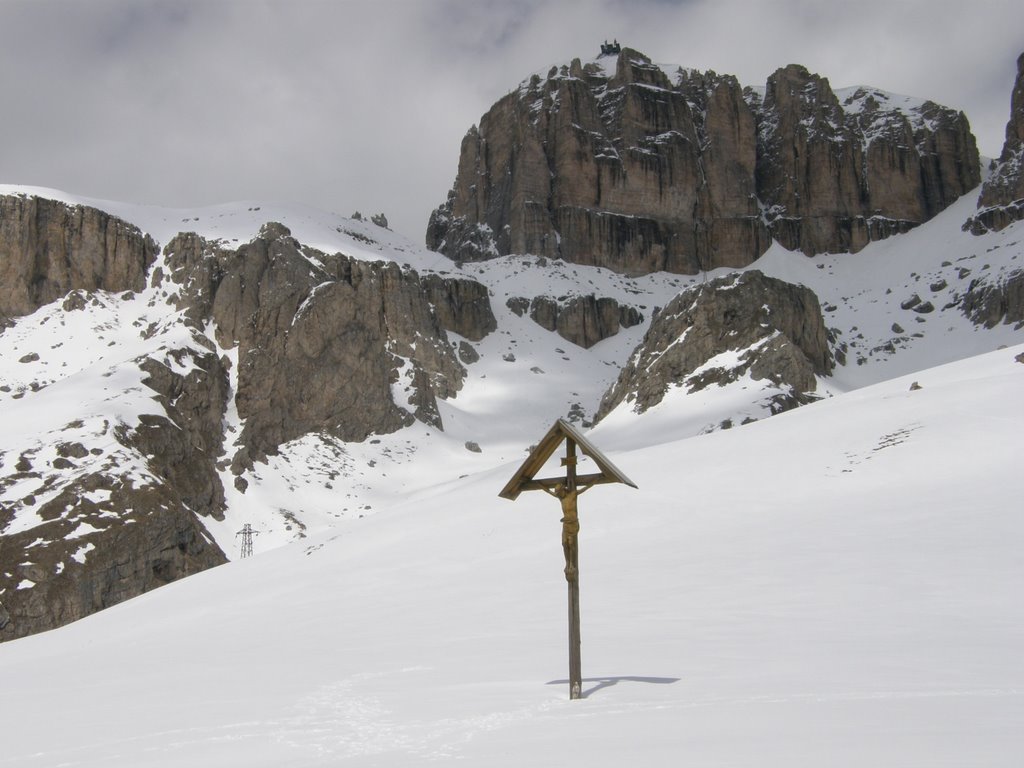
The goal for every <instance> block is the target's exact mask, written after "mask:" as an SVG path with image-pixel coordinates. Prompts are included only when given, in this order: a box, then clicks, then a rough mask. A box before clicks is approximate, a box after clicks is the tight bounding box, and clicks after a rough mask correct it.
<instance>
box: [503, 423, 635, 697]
mask: <svg viewBox="0 0 1024 768" xmlns="http://www.w3.org/2000/svg"><path fill="white" fill-rule="evenodd" d="M563 441H564V442H565V457H564V458H563V459H562V466H563V467H565V477H564V478H563V477H556V478H545V479H540V480H538V479H535V477H534V476H535V475H536V474H537V472H539V471H540V470H541V467H543V466H544V463H545V462H546V461H547V460H548V459H549V458H550V457H551V455H552V454H553V453H554V452H555V450H556V449H557V448H558V446H559V445H560V444H561V443H562V442H563ZM577 451H578V452H579V453H582V454H584V455H585V456H588V457H590V458H591V459H592V460H593V461H594V463H595V464H597V467H598V470H599V471H598V472H596V473H593V474H587V475H580V474H578V473H577V471H576V465H577V460H578V453H577ZM602 483H625V484H626V485H628V486H630V487H632V488H636V484H635V483H633V481H632V480H630V479H629V478H628V477H626V476H625V475H624V474H623V473H622V472H620V471H619V470H618V469H617V468H616V467H615V465H614V464H612V463H611V462H610V461H608V459H607V458H606V457H605V456H604V454H602V453H601V452H600V451H599V450H598V449H597V448H596V447H595V446H594V445H593V444H592V443H591V442H590V441H589V440H587V438H585V437H584V436H583V435H582V434H580V433H579V431H577V430H576V428H575V427H573V426H572V425H571V424H569V422H567V421H565V420H563V419H559V420H558V421H556V422H555V424H554V426H553V427H551V429H550V430H549V431H548V433H547V434H546V435H545V436H544V438H543V439H542V440H541V441H540V442H539V443H538V444H537V445H536V446H534V448H533V449H532V450H531V451H530V455H529V456H528V457H527V458H526V461H525V462H523V465H522V466H521V467H520V468H519V471H517V472H516V473H515V475H513V476H512V479H511V480H509V481H508V483H507V484H506V485H505V487H504V488H503V489H502V491H501V493H499V494H498V495H499V496H501V497H502V498H505V499H509V500H510V501H515V500H516V498H518V496H519V494H520V493H521V492H523V491H544V492H545V493H548V494H550V495H551V496H554V497H555V498H556V499H558V501H559V503H560V504H561V506H562V520H561V522H562V552H563V554H564V555H565V580H566V582H567V583H568V587H569V698H570V699H579V698H581V697H582V686H583V673H582V662H581V660H580V565H579V540H578V534H579V531H580V520H579V513H578V509H577V506H576V499H577V498H578V497H579V495H580V494H581V493H583V492H584V491H587V490H589V489H590V488H593V487H594V486H595V485H599V484H602Z"/></svg>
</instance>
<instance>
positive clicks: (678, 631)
mask: <svg viewBox="0 0 1024 768" xmlns="http://www.w3.org/2000/svg"><path fill="white" fill-rule="evenodd" d="M1022 355H1024V346H1021V345H1018V346H1015V347H1012V348H1008V349H1003V350H999V351H995V352H992V353H989V354H986V355H983V356H980V357H973V358H969V359H965V360H961V361H957V362H954V363H950V364H947V365H944V366H941V367H937V368H930V369H927V370H919V371H916V372H915V373H914V374H913V376H906V377H902V378H897V379H893V380H890V381H886V382H884V383H880V384H877V385H874V386H869V387H866V388H861V389H859V390H857V391H855V392H852V393H848V394H843V395H842V396H837V397H834V398H831V399H829V400H825V401H823V402H820V403H817V404H813V405H810V406H806V407H804V408H801V409H798V410H796V411H793V412H789V413H786V414H783V415H781V416H777V417H774V418H772V419H768V420H765V421H761V422H758V423H755V424H751V425H748V426H745V427H743V428H740V429H733V430H728V431H720V432H715V433H713V434H709V435H704V436H700V437H695V438H686V439H678V438H677V437H676V436H675V435H672V434H669V433H660V434H659V433H657V432H656V429H655V428H654V427H653V425H652V426H651V431H650V432H649V434H648V436H649V439H650V443H651V445H652V447H646V448H638V449H636V450H631V451H621V450H619V449H618V444H619V442H620V441H619V438H618V435H617V434H616V432H615V430H614V429H606V430H604V431H602V430H598V431H596V432H595V433H594V439H595V440H596V441H597V442H598V443H599V445H601V446H602V447H605V448H607V449H608V450H609V451H610V452H611V455H612V458H613V460H614V461H615V463H616V464H617V465H618V466H619V467H620V468H621V469H622V470H623V471H624V472H626V473H627V474H629V475H630V477H631V478H632V479H633V480H634V481H635V482H636V483H637V484H638V486H639V490H631V489H628V488H624V487H621V486H619V487H615V486H607V487H599V488H596V489H594V490H593V491H591V492H590V493H587V494H586V495H584V496H583V497H581V500H580V508H581V519H582V530H581V534H580V536H581V566H582V571H581V572H582V597H583V670H584V678H585V681H586V682H585V686H584V688H585V691H584V692H585V698H584V699H583V700H581V701H575V702H570V701H568V700H567V695H566V685H565V681H564V679H565V675H566V659H565V656H566V649H565V602H564V601H565V591H564V586H563V585H564V581H563V578H562V574H561V568H562V553H561V548H560V543H559V524H558V517H559V511H558V507H557V504H556V503H555V502H554V501H553V500H552V499H550V498H548V497H547V496H546V495H544V494H525V495H524V496H523V497H521V498H520V499H519V500H518V501H517V502H516V503H514V504H511V503H509V502H507V501H504V500H501V499H499V498H498V497H497V492H498V490H500V488H501V487H502V485H503V484H504V482H505V481H506V480H507V478H508V477H509V476H510V475H511V473H512V472H513V471H514V469H515V467H516V466H517V464H518V462H517V461H511V460H507V463H502V462H501V461H500V460H499V459H496V458H495V457H493V456H491V459H492V460H493V462H494V463H493V464H492V465H491V466H490V467H485V466H483V465H482V464H481V465H475V466H467V467H463V468H462V471H464V472H467V473H468V474H469V476H468V477H465V478H463V479H461V480H458V479H453V481H452V482H450V483H446V484H441V485H436V486H435V487H433V488H432V489H431V490H430V492H429V493H426V492H423V490H422V489H424V488H425V487H426V486H427V485H428V484H429V481H428V480H427V479H426V473H427V470H428V469H431V468H433V467H435V463H434V462H433V461H428V462H426V463H425V464H421V465H418V466H419V470H420V471H423V472H424V477H419V478H417V477H414V474H413V473H414V470H413V469H412V467H415V466H417V464H415V463H414V464H410V465H407V469H406V472H407V477H406V479H407V481H408V482H409V483H410V485H411V486H412V485H417V486H418V487H419V488H420V489H421V491H420V492H419V493H410V494H409V495H408V497H407V498H406V499H405V500H404V501H402V502H398V501H397V499H396V500H395V503H393V504H392V505H391V506H389V508H388V509H387V512H386V514H377V515H374V516H371V517H367V518H365V519H361V520H359V519H356V520H347V521H343V522H342V523H340V524H339V526H338V527H337V528H336V529H335V530H333V531H331V532H329V533H326V534H323V535H319V536H314V537H310V538H309V539H308V540H307V541H306V542H304V543H303V544H301V545H296V546H291V547H284V548H280V549H277V550H276V551H273V552H270V553H266V554H263V555H260V556H258V557H255V558H251V559H247V560H242V561H238V562H235V563H231V564H229V565H226V566H223V567H220V568H216V569H213V570H211V571H207V572H205V573H202V574H200V575H198V576H195V577H192V578H189V579H186V580H184V581H181V582H177V583H175V584H172V585H169V586H168V587H166V588H163V589H160V590H157V591H156V592H152V593H149V594H147V595H144V596H143V597H140V598H137V599H135V600H131V601H129V602H127V603H124V604H121V605H118V606H116V607H114V608H111V609H109V610H107V611H104V612H102V613H100V614H97V615H94V616H92V617H89V618H87V619H85V620H82V621H80V622H77V623H75V624H72V625H69V626H67V627H64V628H62V629H59V630H55V631H52V632H48V633H44V634H42V635H38V636H35V637H32V638H27V639H24V640H17V641H14V642H11V643H7V644H5V645H3V646H2V647H0V679H2V680H3V691H4V696H3V698H4V701H5V702H6V705H5V707H4V715H3V717H2V719H0V730H2V736H3V745H4V746H3V750H2V751H0V766H12V768H13V767H14V766H17V767H18V768H33V767H42V766H57V765H69V766H71V765H73V766H104V768H117V767H118V766H131V767H132V768H142V767H143V766H146V767H155V766H172V765H173V766H179V765H193V766H246V767H247V768H252V767H254V766H281V765H288V766H339V765H366V766H371V765H372V766H395V765H418V764H422V763H425V762H439V761H444V762H448V761H452V760H463V761H465V762H466V764H467V765H487V766H505V765H508V766H513V765H515V766H518V765H522V764H531V765H564V764H571V765H582V764H586V765H588V766H594V767H595V768H597V767H599V766H619V765H622V764H623V763H626V762H630V763H633V762H640V763H644V764H650V765H670V764H671V765H675V764H678V763H679V762H680V761H684V762H692V763H694V764H699V765H708V766H725V765H729V766H763V765H773V766H774V765H779V766H796V767H799V766H820V765H830V766H838V767H840V768H842V767H844V766H851V768H852V767H853V766H857V767H858V768H859V767H860V766H864V765H885V766H893V765H984V766H1005V767H1006V768H1011V766H1016V765H1018V764H1019V761H1020V755H1021V754H1024V731H1022V730H1021V728H1020V723H1021V722H1022V720H1024V693H1022V690H1024V663H1022V656H1021V654H1020V648H1021V647H1022V643H1024V607H1022V603H1021V601H1020V585H1021V584H1022V583H1024V560H1022V559H1021V557H1020V553H1019V542H1020V540H1021V537H1022V535H1024V517H1022V516H1021V508H1020V503H1019V492H1018V486H1019V482H1018V474H1019V450H1018V447H1019V436H1020V434H1021V432H1022V430H1024V408H1022V407H1021V403H1022V402H1024V401H1022V394H1024V364H1022V363H1021V362H1020V361H1021V360H1022V359H1024V357H1022ZM499 361H500V358H499ZM506 365H511V366H513V367H515V366H516V365H519V364H518V363H517V364H506ZM523 365H525V363H524V364H523ZM534 375H537V376H538V377H539V375H538V374H534ZM546 375H551V374H546ZM913 381H916V382H917V383H918V384H919V386H920V388H919V389H913V390H912V389H911V383H912V382H913ZM460 397H461V396H460ZM455 403H456V404H458V399H457V400H456V401H455ZM471 410H472V409H467V412H469V411H471ZM481 418H484V417H483V416H481ZM528 426H529V427H530V428H531V429H532V427H533V424H532V423H531V424H530V425H528ZM432 437H435V438H436V437H438V436H436V435H434V436H432ZM408 439H410V440H413V441H415V440H416V439H418V438H413V437H410V438H408ZM445 439H447V440H453V439H454V438H445ZM506 441H511V430H508V433H507V434H503V435H502V436H501V438H500V440H496V445H498V444H500V445H504V444H505V442H506ZM428 445H429V446H430V450H429V451H428V450H427V447H426V446H428ZM443 445H445V443H441V442H428V441H424V442H423V443H421V444H420V448H419V452H418V453H417V457H419V458H426V454H430V453H432V452H433V450H434V449H436V448H438V447H439V446H443ZM494 453H498V450H497V449H496V450H494ZM488 455H489V454H488V453H486V452H485V453H483V454H480V456H488ZM446 459H447V457H442V459H441V461H444V460H446ZM480 460H481V461H483V459H480Z"/></svg>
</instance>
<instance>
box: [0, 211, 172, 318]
mask: <svg viewBox="0 0 1024 768" xmlns="http://www.w3.org/2000/svg"><path fill="white" fill-rule="evenodd" d="M156 253H157V246H156V243H154V242H153V240H152V238H149V237H147V236H146V235H143V234H142V232H140V231H139V229H138V228H137V227H135V226H133V225H131V224H128V223H127V222H124V221H121V220H120V219H117V218H114V217H113V216H110V215H108V214H106V213H104V212H103V211H99V210H96V209H95V208H88V207H86V206H70V205H66V204H65V203H61V202H57V201H54V200H46V199H43V198H38V197H27V196H14V195H5V196H0V319H2V318H4V317H16V316H19V315H27V314H28V313H30V312H32V311H34V310H35V309H37V308H38V307H41V306H42V305H43V304H48V303H49V302H51V301H55V300H56V299H58V298H62V297H63V296H64V295H65V294H67V293H68V292H70V291H73V290H75V289H78V288H82V289H85V290H95V289H100V290H105V291H114V292H116V291H129V290H134V291H137V290H141V289H142V288H143V287H144V286H145V283H146V271H147V270H148V269H149V267H150V265H151V264H152V263H153V259H154V258H155V257H156Z"/></svg>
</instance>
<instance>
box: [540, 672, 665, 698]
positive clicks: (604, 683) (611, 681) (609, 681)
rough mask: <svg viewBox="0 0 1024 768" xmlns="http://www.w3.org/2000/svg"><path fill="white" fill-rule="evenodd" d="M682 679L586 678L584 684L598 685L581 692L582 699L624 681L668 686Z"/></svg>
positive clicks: (550, 682)
mask: <svg viewBox="0 0 1024 768" xmlns="http://www.w3.org/2000/svg"><path fill="white" fill-rule="evenodd" d="M679 680H680V678H678V677H638V676H636V675H618V676H615V677H584V678H583V682H584V683H597V685H595V686H594V687H593V688H587V689H586V690H583V691H581V692H580V698H581V699H586V698H589V697H590V695H591V694H594V693H597V692H598V691H600V690H601V689H602V688H610V687H611V686H613V685H617V684H618V683H621V682H622V681H626V682H627V683H650V684H653V685H668V684H670V683H678V682H679ZM568 682H569V681H568V680H550V681H548V682H547V683H546V684H547V685H565V684H566V683H568Z"/></svg>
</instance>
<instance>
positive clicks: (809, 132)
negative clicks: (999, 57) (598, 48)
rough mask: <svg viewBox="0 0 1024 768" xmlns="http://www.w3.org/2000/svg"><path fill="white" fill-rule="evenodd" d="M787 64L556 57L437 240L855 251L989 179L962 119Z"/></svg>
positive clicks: (507, 110)
mask: <svg viewBox="0 0 1024 768" xmlns="http://www.w3.org/2000/svg"><path fill="white" fill-rule="evenodd" d="M842 96H843V99H842V101H841V100H840V98H839V96H837V94H836V93H835V92H833V90H832V88H831V86H830V85H829V83H828V80H826V79H825V78H822V77H819V76H818V75H813V74H811V73H809V72H808V71H807V70H806V69H804V68H803V67H799V66H796V65H792V66H789V67H785V68H783V69H780V70H779V71H777V72H776V73H775V74H773V75H772V76H771V77H770V78H769V80H768V83H767V86H766V88H765V89H764V91H763V93H760V92H756V91H753V90H751V89H743V88H741V86H740V85H739V83H738V82H737V81H736V78H734V77H731V76H728V75H718V74H716V73H714V72H707V73H698V72H693V71H686V70H679V71H677V72H674V73H665V72H663V71H662V70H661V69H659V68H658V67H657V66H655V65H653V64H652V63H651V61H650V60H649V59H648V58H647V57H646V56H644V55H643V54H641V53H639V52H637V51H633V50H629V49H623V50H622V52H621V53H620V54H619V57H618V60H617V61H616V62H615V64H614V74H609V73H608V71H606V70H605V69H603V68H602V67H601V66H599V65H598V64H596V63H589V64H587V65H583V64H581V63H580V61H579V60H575V61H573V62H572V64H570V65H566V66H562V67H556V68H552V69H551V71H550V72H549V73H548V74H547V77H546V78H541V77H540V76H539V75H534V76H533V77H532V78H531V79H530V80H528V81H526V82H524V83H523V84H522V85H521V86H520V87H519V88H518V89H517V90H515V91H513V92H512V93H509V94H508V95H506V96H505V97H504V98H502V99H500V100H499V101H498V102H497V103H496V104H495V105H494V106H493V107H492V108H491V109H490V110H489V111H488V112H487V113H486V114H485V115H484V116H483V117H482V118H481V120H480V125H479V128H476V127H474V128H473V129H471V130H470V131H469V132H468V133H467V135H466V137H465V138H464V140H463V143H462V151H461V156H460V160H459V170H458V175H457V177H456V180H455V184H454V186H453V188H452V191H451V193H450V194H449V196H448V200H447V201H446V202H445V203H444V204H443V205H442V206H440V207H439V208H438V209H437V210H436V211H434V213H433V215H432V216H431V219H430V222H429V225H428V229H427V245H428V247H430V248H433V249H435V250H438V251H440V252H442V253H445V254H447V255H448V256H449V257H451V258H452V259H454V260H456V261H460V262H462V261H475V260H481V259H486V258H491V257H494V256H498V255H505V254H509V253H533V254H537V255H541V256H547V257H558V258H562V259H565V260H566V261H571V262H574V263H579V264H590V265H596V266H601V267H606V268H609V269H612V270H615V271H617V272H620V273H624V274H646V273H649V272H653V271H658V270H666V271H669V272H677V273H685V274H693V273H696V272H699V271H701V270H707V269H713V268H716V267H742V266H746V265H748V264H750V263H752V262H753V261H754V260H755V259H757V257H758V256H760V255H761V254H762V253H763V252H764V251H765V250H766V249H767V248H768V246H769V244H770V243H771V241H772V239H773V238H774V239H776V240H778V241H780V242H781V243H782V244H783V245H785V246H786V247H788V248H793V249H800V250H803V251H804V252H806V253H809V254H810V253H820V252H824V251H856V250H858V249H860V248H862V247H863V246H864V245H865V244H866V243H867V242H869V241H870V240H873V239H879V238H882V237H887V236H889V235H891V234H894V233H898V232H904V231H906V230H908V229H909V228H911V227H913V226H916V225H917V224H920V223H921V222H923V221H926V220H927V219H929V218H930V217H932V216H934V215H935V214H936V213H938V212H939V211H941V210H942V209H943V208H945V207H946V206H948V205H949V204H950V203H951V202H952V201H953V200H955V199H957V198H958V197H959V196H960V195H962V194H964V193H965V192H966V191H968V190H969V189H972V188H973V187H974V186H976V185H977V184H978V183H979V181H980V171H979V168H978V162H979V161H978V153H977V148H976V146H975V142H974V138H973V136H972V134H971V133H970V126H969V125H968V123H967V120H966V118H965V117H964V116H963V114H962V113H958V112H955V111H954V110H950V109H947V108H945V107H940V106H938V105H936V104H933V103H931V102H922V101H919V100H907V99H900V98H896V97H891V96H890V95H889V94H885V93H884V92H881V91H877V90H874V89H866V88H861V89H849V90H848V91H844V92H842Z"/></svg>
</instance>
